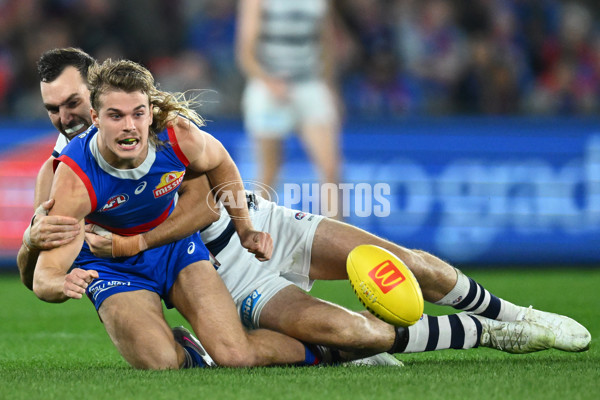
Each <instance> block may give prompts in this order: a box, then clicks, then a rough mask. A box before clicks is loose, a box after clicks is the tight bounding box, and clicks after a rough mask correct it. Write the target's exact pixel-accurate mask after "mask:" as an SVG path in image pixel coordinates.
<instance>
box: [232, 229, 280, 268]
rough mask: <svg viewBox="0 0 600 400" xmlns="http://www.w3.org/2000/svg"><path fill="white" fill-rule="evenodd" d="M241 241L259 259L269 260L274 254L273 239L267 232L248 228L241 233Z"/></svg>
mask: <svg viewBox="0 0 600 400" xmlns="http://www.w3.org/2000/svg"><path fill="white" fill-rule="evenodd" d="M240 242H241V243H242V246H243V247H244V248H246V249H248V252H250V253H252V254H254V256H255V257H256V258H257V259H258V260H259V261H267V260H269V259H270V258H271V255H272V254H273V239H272V238H271V235H269V234H268V233H267V232H260V231H255V230H253V229H250V230H247V231H246V232H244V233H243V234H242V235H240Z"/></svg>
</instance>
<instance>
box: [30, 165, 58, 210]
mask: <svg viewBox="0 0 600 400" xmlns="http://www.w3.org/2000/svg"><path fill="white" fill-rule="evenodd" d="M53 162H54V157H50V158H49V159H47V160H46V161H45V162H44V164H43V165H42V167H41V168H40V171H39V172H38V175H37V178H36V180H35V191H34V199H33V207H34V208H36V207H38V206H39V205H40V204H42V203H43V202H44V201H46V200H48V199H49V198H50V188H51V187H52V180H53V179H54V171H53V166H52V163H53Z"/></svg>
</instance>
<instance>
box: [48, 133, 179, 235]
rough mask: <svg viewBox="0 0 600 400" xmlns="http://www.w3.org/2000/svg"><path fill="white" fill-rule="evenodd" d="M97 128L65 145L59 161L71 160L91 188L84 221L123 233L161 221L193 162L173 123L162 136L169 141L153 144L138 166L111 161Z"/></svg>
mask: <svg viewBox="0 0 600 400" xmlns="http://www.w3.org/2000/svg"><path fill="white" fill-rule="evenodd" d="M96 133H97V129H96V128H95V127H91V128H90V129H88V130H87V131H86V132H84V133H82V134H81V135H79V136H77V137H76V138H74V139H73V140H71V142H70V143H69V144H68V145H67V147H65V149H64V150H63V152H62V154H61V155H60V156H59V157H58V158H57V160H56V161H55V169H56V166H57V165H58V163H59V162H63V163H65V164H67V165H68V166H69V167H70V168H71V169H72V170H73V171H74V172H75V173H76V174H77V176H79V178H81V180H82V181H83V183H84V184H85V187H86V189H87V192H88V195H89V198H90V202H91V204H92V212H91V213H90V214H89V215H88V216H87V217H86V222H88V223H93V224H96V225H99V226H101V227H103V228H105V229H107V230H109V231H111V232H114V233H118V234H120V235H136V234H139V233H143V232H147V231H149V230H151V229H152V228H154V227H156V226H157V225H159V224H160V223H161V222H163V221H164V220H165V219H166V218H167V217H168V216H169V214H170V213H171V211H172V210H173V207H174V199H175V194H176V193H177V188H178V187H179V185H180V184H181V181H182V180H183V176H184V174H185V168H186V166H187V165H188V164H189V161H188V160H187V158H186V157H185V155H184V154H183V153H182V152H181V149H180V148H179V145H178V143H177V139H176V137H175V133H174V131H173V129H172V128H171V127H169V128H167V129H165V130H164V131H163V132H161V133H160V134H159V135H158V137H159V139H160V140H162V141H165V142H167V144H166V145H164V146H161V147H160V148H159V149H156V148H155V147H154V146H153V145H152V144H150V145H149V148H148V155H147V157H146V159H145V161H144V162H143V163H142V164H141V165H140V166H138V167H137V168H134V169H117V168H114V167H112V166H111V165H110V164H108V163H107V162H106V161H105V160H104V158H103V157H102V155H101V154H100V150H99V149H98V144H97V141H96Z"/></svg>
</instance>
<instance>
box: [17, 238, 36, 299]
mask: <svg viewBox="0 0 600 400" xmlns="http://www.w3.org/2000/svg"><path fill="white" fill-rule="evenodd" d="M39 255H40V251H39V250H37V249H31V248H29V247H27V246H26V245H25V244H22V245H21V248H20V249H19V253H18V254H17V267H18V268H19V275H20V276H21V282H23V284H24V285H25V286H26V287H27V288H28V289H29V290H33V273H34V271H35V264H36V262H37V259H38V256H39Z"/></svg>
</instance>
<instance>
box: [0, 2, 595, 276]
mask: <svg viewBox="0 0 600 400" xmlns="http://www.w3.org/2000/svg"><path fill="white" fill-rule="evenodd" d="M235 6H236V2H235V1H233V0H202V1H192V0H178V1H166V0H145V1H137V0H132V1H126V2H123V1H120V2H118V1H115V0H109V1H101V0H79V1H78V0H52V1H34V0H7V1H3V2H0V265H1V266H2V268H3V270H14V269H15V267H14V258H15V255H16V251H17V249H18V246H19V243H20V238H21V235H22V232H23V230H24V229H25V227H26V225H27V223H28V220H29V218H30V217H31V202H32V199H33V182H34V178H35V175H36V174H37V170H38V168H39V166H40V165H41V163H42V162H43V160H45V159H46V158H47V157H48V155H49V154H50V152H51V149H52V146H53V144H54V140H55V138H56V134H55V132H54V131H53V129H52V126H51V125H50V123H49V122H48V120H47V116H46V114H45V110H44V109H43V107H42V105H41V101H40V96H39V86H38V80H37V77H36V74H35V62H36V60H37V58H38V57H39V55H40V54H41V53H42V52H43V51H44V50H46V49H48V48H52V47H63V46H77V47H81V48H83V49H84V50H86V51H88V52H89V53H90V54H92V55H94V56H95V57H97V58H98V59H100V60H103V59H104V58H106V57H109V56H110V57H113V58H115V57H126V58H131V59H134V60H136V61H139V62H142V63H143V64H144V65H146V66H148V67H149V68H150V69H151V70H152V71H153V73H154V74H155V76H156V77H157V81H158V82H160V84H161V87H162V88H163V89H166V90H185V89H190V88H199V89H210V90H209V91H206V92H204V93H203V98H204V100H205V104H204V105H203V107H202V109H201V110H200V112H201V113H202V114H203V115H204V116H205V117H206V118H207V119H208V120H209V122H208V126H207V130H208V131H209V132H211V133H212V134H214V135H215V136H216V137H217V138H219V139H220V140H221V141H223V143H224V144H225V145H226V147H227V148H228V150H229V151H230V152H231V154H232V156H233V158H234V159H235V160H236V162H237V163H238V165H239V166H240V169H241V171H242V175H243V177H244V178H245V179H252V178H253V175H254V163H253V160H252V149H251V143H250V142H249V141H248V140H247V138H246V136H245V133H244V129H243V126H242V123H241V121H240V114H239V103H240V95H241V90H242V87H243V79H242V77H241V75H240V73H239V71H238V70H237V67H236V64H235V60H234V54H233V46H232V45H233V36H234V31H235ZM336 7H337V9H338V12H339V14H338V15H339V21H338V25H339V26H338V28H339V29H338V31H339V34H338V41H339V43H338V46H337V48H338V53H339V54H337V57H338V60H339V63H338V67H339V71H338V72H339V78H340V88H341V91H342V94H343V99H344V103H345V107H346V109H345V120H344V128H343V140H342V146H343V149H342V150H343V154H344V168H343V179H342V181H343V182H348V183H355V184H357V183H361V182H362V183H365V182H366V183H377V182H384V183H388V184H389V185H390V188H391V193H390V195H389V196H388V199H389V200H390V203H391V210H390V212H391V213H390V216H389V217H386V218H378V217H375V216H370V217H359V216H356V215H351V216H350V218H349V219H348V221H349V222H351V223H353V224H356V225H358V226H361V227H364V228H366V229H368V230H370V231H372V232H374V233H377V234H380V235H383V236H385V237H387V238H390V239H392V240H394V241H397V242H399V243H402V244H405V245H407V246H410V247H418V248H423V249H426V250H429V251H432V252H434V253H435V254H438V255H440V256H442V257H443V258H445V259H448V260H450V261H452V262H454V263H457V264H459V265H467V264H468V265H471V266H488V265H495V266H497V265H515V264H523V265H528V266H531V265H535V266H540V265H544V266H545V265H578V266H581V265H585V266H593V267H597V266H598V265H600V251H598V248H599V247H600V246H599V245H600V239H599V233H600V129H599V127H600V125H599V124H598V122H600V120H599V118H598V117H597V115H598V111H599V109H600V35H599V33H600V31H599V29H598V28H600V25H599V24H598V16H599V5H598V4H597V2H593V1H578V2H566V1H564V2H563V1H553V0H540V1H519V0H491V1H483V0H481V1H472V2H460V1H440V0H429V1H421V2H418V1H402V0H395V1H392V0H387V1H386V0H347V1H338V2H336ZM286 160H287V164H286V166H285V169H284V171H283V174H282V177H281V178H282V179H281V182H288V183H305V182H316V181H317V179H316V177H315V175H314V170H313V169H312V166H311V165H310V163H309V162H308V161H307V159H306V157H305V155H304V154H303V152H302V151H301V149H300V146H299V144H298V141H297V140H296V139H291V140H290V141H289V143H288V144H287V148H286Z"/></svg>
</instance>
